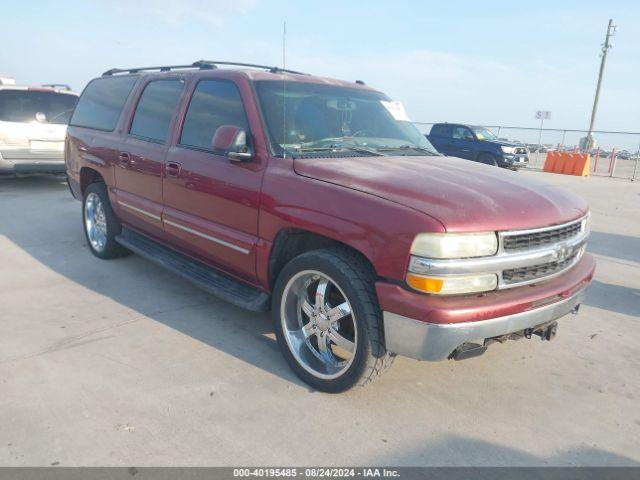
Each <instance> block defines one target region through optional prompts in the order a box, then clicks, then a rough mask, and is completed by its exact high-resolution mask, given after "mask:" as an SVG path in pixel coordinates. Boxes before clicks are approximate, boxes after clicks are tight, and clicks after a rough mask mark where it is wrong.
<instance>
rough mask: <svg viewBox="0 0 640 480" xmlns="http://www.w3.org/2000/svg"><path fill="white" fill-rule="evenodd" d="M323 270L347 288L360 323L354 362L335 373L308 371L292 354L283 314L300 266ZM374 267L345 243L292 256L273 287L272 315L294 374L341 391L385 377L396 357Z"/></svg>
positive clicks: (355, 318)
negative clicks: (321, 374)
mask: <svg viewBox="0 0 640 480" xmlns="http://www.w3.org/2000/svg"><path fill="white" fill-rule="evenodd" d="M309 270H313V271H318V272H320V273H322V274H324V275H327V276H328V277H330V279H331V280H332V281H333V282H334V283H335V284H336V285H337V286H338V289H340V290H341V291H342V292H344V295H345V299H346V300H348V302H349V303H350V304H351V308H352V311H353V317H352V321H355V323H356V324H357V331H358V339H357V342H355V353H353V360H352V363H351V364H350V366H349V367H348V368H347V369H346V370H345V371H344V372H343V373H341V374H340V376H339V377H337V378H333V379H323V378H318V377H317V376H315V375H313V374H312V373H310V372H309V371H307V370H306V369H305V368H304V367H303V366H302V365H301V364H300V363H299V362H298V360H297V359H296V357H295V356H294V355H293V354H292V352H291V350H290V348H289V345H288V343H287V340H286V339H285V337H284V336H285V333H284V331H283V325H282V323H283V322H282V320H281V306H282V305H283V304H282V302H283V298H282V297H283V293H284V290H285V287H286V285H287V284H288V283H289V281H290V280H291V279H292V278H293V277H294V276H295V275H297V274H299V272H304V271H309ZM374 281H375V273H374V272H373V268H372V267H371V266H370V264H369V263H368V262H367V261H366V260H365V259H364V258H363V257H361V256H360V255H359V254H358V253H357V252H353V251H350V250H348V249H346V248H340V247H337V248H326V249H322V250H315V251H311V252H307V253H304V254H302V255H300V256H298V257H296V258H294V259H293V260H291V261H290V262H289V263H288V264H287V265H286V266H285V267H284V269H283V270H282V272H281V273H280V275H279V276H278V279H277V281H276V285H275V288H274V292H273V299H272V302H273V305H272V317H273V325H274V330H275V333H276V337H277V339H278V344H279V346H280V350H281V351H282V354H283V355H284V358H285V359H286V361H287V363H288V364H289V366H290V367H291V369H292V370H293V371H294V372H295V374H296V375H297V376H298V377H300V379H302V380H303V381H304V382H305V383H307V384H308V385H310V386H311V387H313V388H314V389H316V390H320V391H323V392H329V393H339V392H343V391H345V390H348V389H350V388H352V387H354V386H364V385H366V384H368V383H370V382H371V381H373V380H375V379H376V378H378V377H380V376H381V375H382V374H383V373H384V372H385V371H386V370H387V369H388V368H389V367H390V366H391V364H392V363H393V360H394V358H395V355H393V354H391V353H389V352H387V349H386V347H385V340H384V327H383V321H382V312H381V310H380V307H379V305H378V299H377V296H376V293H375V287H374Z"/></svg>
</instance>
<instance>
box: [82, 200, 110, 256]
mask: <svg viewBox="0 0 640 480" xmlns="http://www.w3.org/2000/svg"><path fill="white" fill-rule="evenodd" d="M84 228H85V229H86V231H87V238H88V239H89V242H90V243H91V248H93V249H94V250H95V251H97V252H102V251H103V250H104V249H105V247H106V245H107V217H106V215H105V212H104V206H103V205H102V200H100V197H99V196H98V195H96V194H95V193H89V194H88V195H87V198H86V199H85V201H84Z"/></svg>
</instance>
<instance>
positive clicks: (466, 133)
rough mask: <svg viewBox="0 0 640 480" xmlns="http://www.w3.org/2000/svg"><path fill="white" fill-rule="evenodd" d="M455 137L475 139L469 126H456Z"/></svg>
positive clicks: (454, 129)
mask: <svg viewBox="0 0 640 480" xmlns="http://www.w3.org/2000/svg"><path fill="white" fill-rule="evenodd" d="M452 136H453V138H455V139H457V140H473V139H474V137H473V133H471V130H469V129H468V128H467V127H454V128H453V135H452Z"/></svg>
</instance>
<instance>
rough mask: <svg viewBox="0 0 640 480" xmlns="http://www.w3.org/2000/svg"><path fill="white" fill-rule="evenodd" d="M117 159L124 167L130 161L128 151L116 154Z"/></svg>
mask: <svg viewBox="0 0 640 480" xmlns="http://www.w3.org/2000/svg"><path fill="white" fill-rule="evenodd" d="M118 160H119V161H120V165H122V166H123V167H126V166H127V165H129V162H130V161H131V154H130V153H129V152H120V155H118Z"/></svg>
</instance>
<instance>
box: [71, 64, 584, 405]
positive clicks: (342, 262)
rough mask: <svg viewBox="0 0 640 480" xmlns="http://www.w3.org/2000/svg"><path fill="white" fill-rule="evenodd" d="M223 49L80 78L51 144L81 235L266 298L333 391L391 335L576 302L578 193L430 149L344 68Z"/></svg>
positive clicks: (305, 375)
mask: <svg viewBox="0 0 640 480" xmlns="http://www.w3.org/2000/svg"><path fill="white" fill-rule="evenodd" d="M218 63H220V64H225V63H227V62H218ZM222 66H223V65H220V66H218V65H217V64H216V63H214V62H204V61H200V62H196V63H195V64H193V65H182V66H175V67H174V66H165V67H156V68H147V69H144V68H135V69H131V70H118V69H114V70H109V71H108V72H105V74H103V76H102V77H100V78H97V79H95V80H92V81H91V82H90V83H89V84H88V85H87V87H86V88H85V90H84V92H83V93H82V96H81V97H80V100H79V101H78V104H77V106H76V109H75V111H74V113H73V116H72V118H71V121H70V125H69V128H68V130H67V139H66V148H65V157H66V165H67V173H68V178H69V186H70V188H71V191H72V193H73V195H74V197H75V198H77V199H78V200H81V201H82V226H83V228H84V231H85V234H86V238H87V244H88V245H89V249H90V251H91V252H92V253H93V254H94V255H96V256H97V257H99V258H103V259H108V258H114V257H118V256H122V255H124V254H126V253H128V252H131V251H133V252H135V253H137V254H139V255H142V256H144V257H146V258H148V259H149V260H151V261H153V262H156V263H158V264H160V265H162V266H163V267H165V268H167V269H169V270H171V271H173V272H175V273H176V274H178V275H180V276H182V277H184V278H186V279H188V280H190V281H191V282H193V283H195V284H197V285H199V286H200V287H202V288H204V289H206V290H207V291H209V292H211V293H213V294H215V295H217V296H219V297H221V298H223V299H225V300H227V301H229V302H232V303H233V304H235V305H239V306H242V307H244V308H247V309H250V310H253V311H266V310H269V309H270V310H271V311H272V317H273V328H274V331H275V333H276V337H277V339H278V343H279V346H280V348H281V350H282V352H283V355H284V357H285V359H286V360H287V362H288V363H289V365H290V366H291V368H292V369H293V370H294V372H295V373H296V374H297V375H299V376H300V378H302V379H303V380H304V381H305V382H308V383H309V384H310V385H312V386H313V387H315V388H317V389H320V390H324V391H330V392H339V391H342V390H345V389H348V388H350V387H352V386H354V385H364V384H367V383H368V382H369V381H371V380H373V379H375V378H376V377H378V376H379V375H380V374H381V373H382V372H384V371H385V370H386V369H387V368H388V367H389V365H390V364H391V362H392V360H393V359H394V357H395V356H396V355H404V356H407V357H411V358H416V359H421V360H444V359H447V358H451V359H463V358H466V357H469V356H473V355H478V354H480V353H482V352H484V351H485V349H486V348H487V346H488V345H489V344H491V343H493V342H496V341H497V342H502V341H504V340H506V339H509V338H523V337H524V338H531V337H536V336H538V337H541V338H542V339H546V340H548V339H551V338H552V337H553V335H554V334H555V330H556V320H557V319H559V318H560V317H563V316H564V315H566V314H568V313H569V312H576V311H577V309H578V306H579V305H580V303H581V301H582V298H583V296H584V290H585V287H586V286H587V284H588V283H589V282H590V280H591V278H592V276H593V271H594V268H595V263H594V259H593V257H591V256H590V255H589V254H587V253H585V245H586V241H587V237H588V235H589V209H588V206H587V204H586V203H585V202H584V200H582V199H581V198H579V197H576V196H575V195H572V194H571V193H569V192H565V191H563V190H561V189H557V188H553V187H551V186H548V185H545V184H543V183H540V182H536V181H533V180H531V179H528V178H522V176H521V175H517V174H515V173H514V172H509V171H497V169H495V168H492V167H489V166H487V165H481V164H477V163H471V162H469V161H467V160H460V159H457V158H449V157H443V156H442V155H440V154H438V153H437V152H435V151H434V150H433V147H432V146H431V145H430V144H429V142H428V141H427V139H426V138H425V137H424V135H422V134H421V133H420V132H419V131H418V129H417V128H416V127H415V125H414V124H413V123H412V122H411V121H409V119H408V118H407V116H406V113H405V112H404V108H403V107H402V105H401V104H400V103H399V102H394V101H392V100H391V99H390V98H388V97H387V96H386V95H384V94H383V93H381V92H379V91H376V90H374V89H373V88H370V87H368V86H366V85H363V84H361V83H356V82H346V81H339V80H333V79H328V78H322V77H316V76H313V75H306V74H299V73H296V72H289V71H283V70H281V69H277V68H268V67H260V66H256V65H253V66H247V65H239V66H241V67H243V68H222ZM167 288H168V289H170V288H171V285H170V284H169V285H167ZM156 293H157V292H156Z"/></svg>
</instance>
